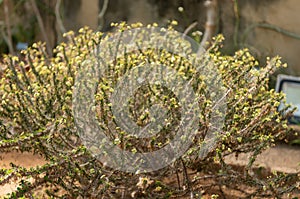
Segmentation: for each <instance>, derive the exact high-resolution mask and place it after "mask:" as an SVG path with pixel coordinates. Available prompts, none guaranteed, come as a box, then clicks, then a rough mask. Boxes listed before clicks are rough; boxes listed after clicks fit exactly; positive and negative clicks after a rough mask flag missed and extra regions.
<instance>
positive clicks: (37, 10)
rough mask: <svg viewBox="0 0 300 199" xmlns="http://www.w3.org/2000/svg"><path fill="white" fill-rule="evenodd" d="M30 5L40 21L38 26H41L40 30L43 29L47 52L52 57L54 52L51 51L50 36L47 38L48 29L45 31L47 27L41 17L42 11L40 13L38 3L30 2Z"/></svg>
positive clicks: (32, 0)
mask: <svg viewBox="0 0 300 199" xmlns="http://www.w3.org/2000/svg"><path fill="white" fill-rule="evenodd" d="M30 3H31V6H32V9H33V12H34V14H35V15H36V18H37V20H38V24H39V26H40V29H41V32H42V35H43V38H44V40H45V42H46V48H47V52H48V54H49V55H51V54H52V53H51V52H52V51H51V49H50V46H49V45H50V40H49V38H48V36H47V33H46V29H45V25H44V22H43V19H42V16H41V14H40V11H39V9H38V7H37V5H36V3H35V0H30Z"/></svg>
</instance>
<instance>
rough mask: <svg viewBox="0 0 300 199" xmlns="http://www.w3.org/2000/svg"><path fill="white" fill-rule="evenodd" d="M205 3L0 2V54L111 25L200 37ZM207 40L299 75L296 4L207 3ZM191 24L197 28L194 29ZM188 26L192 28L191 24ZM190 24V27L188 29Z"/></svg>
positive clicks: (277, 0) (281, 0)
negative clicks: (278, 61)
mask: <svg viewBox="0 0 300 199" xmlns="http://www.w3.org/2000/svg"><path fill="white" fill-rule="evenodd" d="M207 2H209V1H207V0H0V31H1V34H0V53H1V54H3V53H12V54H17V53H18V51H19V50H21V49H24V48H26V47H27V46H29V45H31V44H32V43H33V42H36V41H40V40H41V41H45V42H47V45H48V49H52V48H53V47H55V46H56V45H57V44H58V43H59V42H62V41H63V37H62V34H63V33H64V32H67V31H69V30H74V31H77V30H78V29H79V28H81V27H83V26H89V27H91V28H92V29H93V30H100V31H111V28H110V24H111V23H112V22H120V21H126V22H128V23H134V22H142V23H143V24H148V23H154V22H156V23H158V24H159V25H160V26H163V25H167V24H168V23H169V22H170V20H176V21H178V26H176V28H177V30H178V31H181V32H184V31H186V30H187V29H189V31H188V32H189V34H190V35H191V34H193V32H195V31H201V32H205V28H207V26H209V24H207V18H208V17H207V11H208V7H207V5H206V3H207ZM212 2H214V6H215V7H214V8H215V13H214V14H215V24H213V25H214V26H215V28H214V29H213V34H214V35H215V34H218V33H222V34H223V35H224V36H225V42H224V48H223V52H224V53H225V54H233V53H234V51H235V50H237V49H241V48H249V49H250V51H251V52H252V54H253V55H254V56H255V57H256V58H257V59H258V60H259V61H260V62H261V65H264V62H265V57H266V56H275V55H280V56H281V57H283V61H284V62H287V63H288V66H289V67H288V68H287V69H281V71H279V73H285V74H290V75H300V65H299V64H298V62H299V59H300V56H299V52H300V49H299V45H300V20H299V18H300V14H299V10H300V1H299V0H212ZM195 22H197V24H196V23H195ZM193 23H194V24H193ZM191 24H193V25H194V26H191Z"/></svg>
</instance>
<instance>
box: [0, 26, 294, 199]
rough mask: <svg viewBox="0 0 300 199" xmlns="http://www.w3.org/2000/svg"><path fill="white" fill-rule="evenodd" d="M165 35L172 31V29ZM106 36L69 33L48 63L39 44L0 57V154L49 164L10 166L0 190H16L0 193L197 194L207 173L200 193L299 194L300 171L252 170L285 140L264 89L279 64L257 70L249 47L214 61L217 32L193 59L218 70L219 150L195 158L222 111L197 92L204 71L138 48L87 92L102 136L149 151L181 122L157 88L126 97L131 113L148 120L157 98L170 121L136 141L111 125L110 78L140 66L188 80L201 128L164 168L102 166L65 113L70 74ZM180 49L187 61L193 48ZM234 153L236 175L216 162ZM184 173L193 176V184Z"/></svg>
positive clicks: (271, 95)
mask: <svg viewBox="0 0 300 199" xmlns="http://www.w3.org/2000/svg"><path fill="white" fill-rule="evenodd" d="M134 26H139V24H136V25H134ZM154 26H155V25H154ZM116 28H117V30H116V31H121V32H122V31H124V30H127V29H130V28H132V27H129V26H127V25H125V24H120V25H119V26H117V27H116ZM168 29H169V30H172V27H171V26H170V27H168ZM110 35H111V34H110V33H108V34H106V35H105V34H103V33H100V32H93V31H92V30H90V29H88V28H82V29H81V30H80V31H79V34H78V36H74V34H73V33H72V32H70V33H68V34H66V37H67V38H68V39H69V41H68V42H67V43H61V44H60V45H59V46H57V47H56V48H55V50H54V56H53V57H49V55H48V54H47V53H46V50H45V45H44V44H42V43H36V44H34V45H33V46H32V47H30V48H29V49H28V50H25V51H23V52H22V57H14V56H11V55H6V56H5V57H4V59H3V63H2V65H3V66H4V68H5V71H4V73H3V76H2V78H1V80H0V98H1V106H0V122H1V123H0V124H1V128H0V131H1V132H0V136H1V141H0V150H1V152H7V151H13V150H17V151H21V152H23V151H31V152H34V153H37V154H40V155H42V156H43V157H44V158H45V159H46V160H47V164H45V165H43V166H39V167H36V168H31V169H26V168H23V167H20V166H17V165H13V164H12V165H11V168H10V169H1V170H0V176H1V178H0V185H4V184H7V183H10V182H13V181H15V180H17V181H18V182H19V186H18V189H17V190H16V191H15V192H13V193H11V194H10V195H9V196H8V197H11V198H18V197H22V196H26V197H30V196H34V195H35V193H36V190H39V189H41V188H42V189H43V191H44V192H45V194H48V195H49V196H52V197H64V198H65V197H67V198H75V197H92V198H93V197H95V198H96V197H99V198H100V197H101V198H128V197H144V198H168V197H175V196H178V197H179V196H183V195H185V194H193V193H194V192H197V191H199V190H200V188H199V186H198V187H197V184H199V183H201V182H202V181H203V180H204V179H206V178H207V176H206V175H205V174H210V175H209V179H210V180H212V181H209V182H211V184H210V185H209V186H203V189H204V191H205V190H209V189H210V188H211V187H214V186H216V187H221V188H220V189H222V186H223V185H226V187H227V188H228V189H234V190H236V191H239V192H241V193H242V194H244V195H245V196H248V197H251V196H257V197H281V196H282V195H283V194H285V193H290V192H292V191H295V190H297V189H299V187H297V186H299V185H297V184H295V183H294V182H296V181H299V174H298V175H297V174H289V175H287V174H270V175H269V176H268V177H265V176H262V175H259V173H258V171H257V170H255V169H254V168H253V163H254V161H255V159H256V157H257V155H259V154H260V153H261V152H262V151H264V150H265V149H267V148H268V147H270V146H273V145H274V143H275V142H276V141H277V140H280V139H284V137H285V135H286V134H287V133H288V132H289V130H288V129H287V121H286V118H285V117H284V116H283V114H282V113H280V112H278V111H277V106H278V105H279V103H280V101H282V100H283V99H284V96H283V95H282V94H278V93H276V92H275V91H274V90H273V89H269V87H268V81H269V75H270V74H272V73H273V72H274V71H275V70H276V69H277V68H278V67H282V63H281V61H280V59H279V58H278V57H275V58H273V59H268V61H267V66H265V67H261V68H259V70H258V69H257V68H258V63H257V61H256V60H255V59H254V58H253V57H252V56H251V55H250V53H249V52H248V50H247V49H244V50H240V51H237V52H236V53H235V54H234V55H233V56H225V55H222V54H221V53H220V51H219V49H220V47H221V45H222V39H223V38H222V36H218V37H216V38H215V41H214V43H213V45H212V47H211V48H210V49H209V50H208V52H207V53H205V54H204V55H201V56H202V57H201V58H200V60H201V61H202V62H203V63H206V62H205V61H210V62H212V63H213V65H212V66H213V67H214V68H212V70H213V71H218V74H220V76H221V77H222V78H221V81H222V84H223V89H225V90H224V91H225V93H226V96H224V97H225V99H226V100H225V103H226V106H227V110H226V112H224V114H225V115H224V118H225V119H224V125H223V126H222V128H221V129H218V140H217V144H216V145H214V146H213V148H212V150H210V151H209V153H208V154H207V155H205V156H199V153H200V152H201V147H203V146H205V142H204V137H205V135H206V133H207V130H208V129H209V127H210V125H211V122H210V121H209V120H210V119H211V116H212V115H214V114H223V113H214V111H215V109H214V106H213V105H214V104H212V103H211V95H212V93H208V92H207V91H206V90H205V88H207V85H206V84H205V83H206V81H205V78H206V77H205V75H206V74H205V75H201V74H198V73H197V71H196V70H195V68H193V67H194V66H193V64H191V63H190V62H189V61H188V60H185V59H182V58H180V57H179V56H176V55H172V54H171V53H170V52H168V51H163V50H157V49H144V50H143V51H139V52H130V53H126V52H125V53H124V56H123V55H122V56H120V57H118V58H117V59H115V60H113V61H112V62H111V63H108V64H107V66H109V70H107V71H105V75H106V76H104V77H103V78H101V79H99V84H98V87H97V90H96V93H95V99H96V102H95V103H96V104H95V105H96V106H95V107H96V116H97V119H98V121H100V125H101V128H103V129H105V133H106V135H107V136H109V137H110V138H111V140H112V141H115V144H116V145H118V146H119V147H120V148H122V149H124V150H130V151H155V150H157V149H160V148H162V147H163V146H164V145H165V144H166V143H168V142H169V140H170V139H171V138H172V136H174V135H173V133H174V131H175V130H176V129H175V128H176V125H178V124H179V120H180V117H181V115H180V108H181V107H180V103H179V102H178V99H177V98H176V96H175V95H174V93H172V92H170V91H168V89H166V88H165V87H163V86H161V85H148V84H147V85H145V86H143V87H141V88H139V92H136V94H135V96H134V99H131V100H130V101H129V107H130V110H129V111H130V114H131V115H132V117H133V119H134V120H135V121H136V122H137V123H138V124H139V125H140V126H145V125H147V124H148V123H149V122H150V118H149V116H147V110H148V108H149V107H150V106H151V105H153V104H155V103H156V102H157V101H163V105H164V106H165V107H166V108H167V109H168V110H169V111H170V115H169V117H168V121H167V122H168V125H166V126H165V127H164V128H163V129H162V130H161V131H160V133H159V134H157V135H155V136H152V137H151V139H136V138H135V137H134V136H130V135H129V134H128V133H127V132H126V131H122V129H120V128H119V127H118V125H117V124H116V123H115V122H114V117H113V113H112V110H111V105H110V102H109V96H111V95H112V93H113V89H114V87H115V86H116V84H117V81H118V80H119V79H120V78H121V77H122V76H123V75H124V74H125V73H126V72H127V71H128V70H130V69H133V68H135V67H138V66H139V65H140V64H143V63H145V60H147V62H148V63H152V62H157V63H159V64H164V65H167V66H170V67H173V68H174V69H175V70H176V71H178V72H179V73H180V74H182V75H183V76H184V77H186V78H187V79H188V80H189V79H191V81H193V82H192V85H193V89H194V90H195V91H196V92H197V94H198V97H199V99H197V100H199V103H198V105H199V107H198V108H199V110H200V115H199V121H198V125H199V130H198V132H197V134H196V136H195V137H194V138H193V143H192V145H191V146H190V148H189V150H188V151H187V152H186V153H185V154H184V155H183V156H182V157H181V158H179V159H178V160H176V161H175V162H173V163H172V164H171V165H169V166H168V167H166V168H163V169H160V170H158V171H153V172H150V173H143V174H142V173H136V174H134V175H133V174H130V173H126V172H121V171H115V170H112V169H110V168H108V167H106V165H105V164H103V163H102V162H100V161H99V160H98V159H97V158H96V157H95V156H93V154H91V152H90V151H89V150H88V149H87V148H86V147H85V146H84V145H83V143H82V140H81V139H80V136H79V135H80V131H79V128H78V126H76V123H75V119H74V116H73V110H72V108H74V107H72V106H74V104H73V103H72V102H74V99H72V97H73V90H74V84H75V79H76V77H78V75H80V70H81V69H82V68H84V67H88V63H87V62H85V60H87V59H93V57H92V56H91V55H94V53H95V49H97V47H98V46H99V44H100V43H101V42H103V41H108V38H109V36H110ZM180 45H181V48H182V49H184V48H185V47H189V46H188V45H189V44H188V43H182V44H180ZM113 50H114V49H111V51H112V52H113ZM186 53H187V54H189V56H195V53H194V52H192V51H187V52H186ZM208 72H209V71H208ZM195 76H196V77H197V78H195ZM191 77H193V79H192V78H191ZM72 100H73V101H72ZM233 153H235V154H236V155H238V154H240V153H250V154H251V156H250V157H249V163H248V165H247V166H246V167H245V168H243V169H242V170H236V169H235V168H234V167H232V166H230V165H227V164H226V163H225V162H224V158H225V157H226V156H228V155H229V154H233ZM199 157H200V158H199ZM214 168H217V170H218V171H216V170H215V169H214ZM189 169H192V170H194V171H195V170H196V171H197V170H198V171H201V172H199V173H197V174H196V175H193V179H191V177H192V176H191V175H189V173H188V171H190V170H189ZM180 175H183V176H184V177H183V178H184V180H183V182H182V183H178V184H176V183H175V184H174V183H168V181H166V180H165V179H166V178H168V177H169V178H170V176H177V177H178V181H181V180H180V179H182V178H181V177H180ZM239 185H241V186H243V185H245V186H247V187H249V190H248V191H244V192H243V191H242V190H241V189H242V188H241V187H239Z"/></svg>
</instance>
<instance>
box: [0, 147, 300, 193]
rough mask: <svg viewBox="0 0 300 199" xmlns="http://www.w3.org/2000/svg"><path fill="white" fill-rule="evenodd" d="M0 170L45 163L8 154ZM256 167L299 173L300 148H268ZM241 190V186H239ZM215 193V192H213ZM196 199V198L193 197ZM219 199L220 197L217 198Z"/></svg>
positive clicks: (238, 161)
mask: <svg viewBox="0 0 300 199" xmlns="http://www.w3.org/2000/svg"><path fill="white" fill-rule="evenodd" d="M0 157H1V159H0V168H9V167H10V163H13V164H15V165H19V166H23V167H26V168H30V167H35V166H38V165H43V164H45V163H46V161H45V160H44V159H43V158H42V157H41V156H39V155H34V154H31V153H28V152H26V153H19V152H10V153H2V154H0ZM247 157H248V155H247V154H243V155H239V157H238V158H236V157H235V156H229V157H227V158H226V160H225V161H226V162H227V163H228V164H230V165H234V166H235V167H236V168H238V167H242V166H244V165H245V164H246V163H247ZM255 166H256V167H264V168H266V169H270V170H271V171H279V172H286V173H295V172H297V171H300V147H299V146H289V145H284V144H279V145H277V146H276V147H274V148H270V149H268V150H266V151H265V152H264V153H262V154H261V155H260V156H259V157H258V159H257V161H256V162H255ZM189 173H191V175H193V174H192V173H195V172H194V171H189ZM169 180H170V181H172V180H173V181H175V178H174V179H172V178H170V179H169ZM209 183H210V181H209V179H208V180H206V181H205V182H204V183H203V184H201V186H205V185H209ZM16 186H17V183H11V184H9V185H4V186H0V197H1V196H4V195H6V194H8V193H10V192H11V191H13V190H15V189H16ZM241 188H243V187H242V185H241ZM222 189H223V190H225V191H224V192H225V194H226V195H227V196H230V198H241V197H242V196H241V195H239V193H238V192H236V191H234V190H229V189H226V186H224V187H223V188H222ZM215 191H216V190H215ZM202 194H203V195H202V198H211V195H210V194H209V193H202ZM296 197H300V190H299V195H293V198H296ZM182 198H191V197H190V196H183V197H182ZM195 198H196V196H195ZM219 198H220V197H219Z"/></svg>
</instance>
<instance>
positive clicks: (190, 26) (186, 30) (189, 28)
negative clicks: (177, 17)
mask: <svg viewBox="0 0 300 199" xmlns="http://www.w3.org/2000/svg"><path fill="white" fill-rule="evenodd" d="M197 24H198V22H194V23H192V24H191V25H189V26H188V27H187V28H186V29H185V31H184V32H183V35H182V38H185V37H186V35H187V34H189V32H190V31H191V30H192V29H193V28H195V27H196V26H197Z"/></svg>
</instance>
